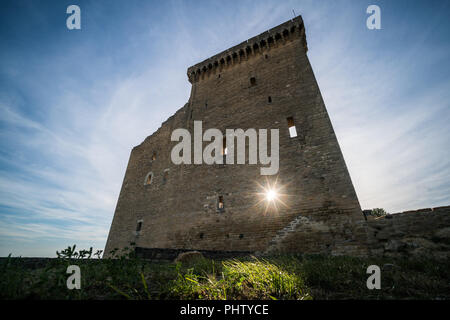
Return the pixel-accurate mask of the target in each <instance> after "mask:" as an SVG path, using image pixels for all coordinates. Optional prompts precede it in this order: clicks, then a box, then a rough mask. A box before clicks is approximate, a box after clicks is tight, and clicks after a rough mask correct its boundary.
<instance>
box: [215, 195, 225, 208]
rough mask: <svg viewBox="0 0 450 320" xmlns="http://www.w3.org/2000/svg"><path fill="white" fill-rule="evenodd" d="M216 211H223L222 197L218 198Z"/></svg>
mask: <svg viewBox="0 0 450 320" xmlns="http://www.w3.org/2000/svg"><path fill="white" fill-rule="evenodd" d="M217 209H219V210H223V209H224V204H223V196H219V201H218V203H217Z"/></svg>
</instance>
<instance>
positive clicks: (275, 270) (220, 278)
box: [0, 254, 450, 300]
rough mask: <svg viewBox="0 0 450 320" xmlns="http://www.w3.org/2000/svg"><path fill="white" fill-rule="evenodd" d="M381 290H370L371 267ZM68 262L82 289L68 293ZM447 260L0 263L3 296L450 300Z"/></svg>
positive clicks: (62, 259) (70, 260) (290, 258)
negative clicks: (77, 270) (76, 270)
mask: <svg viewBox="0 0 450 320" xmlns="http://www.w3.org/2000/svg"><path fill="white" fill-rule="evenodd" d="M374 264H375V265H378V266H380V268H381V269H382V271H381V290H368V289H367V287H366V281H367V278H368V277H369V276H370V275H369V274H366V270H367V267H368V266H369V265H374ZM69 265H78V266H79V267H80V270H81V289H80V290H68V289H67V286H66V281H67V278H68V277H69V276H70V274H67V273H66V270H67V267H68V266H69ZM448 270H450V261H449V260H447V261H432V260H430V259H427V260H399V259H392V258H389V259H387V258H354V257H345V256H338V257H332V256H320V255H314V256H278V257H272V258H265V259H257V258H254V257H251V258H246V259H231V260H221V261H219V260H209V259H199V260H196V261H194V262H191V263H185V264H181V263H178V264H174V263H171V262H146V261H142V260H140V259H137V258H135V257H133V255H132V254H126V255H122V256H120V257H118V258H117V259H105V260H99V259H86V258H79V257H78V258H77V259H74V258H73V257H70V258H69V257H60V258H57V259H51V260H50V261H49V262H48V264H47V266H45V267H43V268H38V269H35V268H29V267H27V266H26V265H25V264H24V259H22V258H11V257H9V258H8V259H4V260H2V261H1V264H0V272H1V280H0V299H301V300H303V299H450V273H449V272H448Z"/></svg>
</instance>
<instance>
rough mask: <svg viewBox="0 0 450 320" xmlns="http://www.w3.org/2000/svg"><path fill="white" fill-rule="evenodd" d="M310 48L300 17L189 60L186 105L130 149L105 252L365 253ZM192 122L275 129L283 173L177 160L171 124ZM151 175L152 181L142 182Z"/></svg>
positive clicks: (360, 218)
mask: <svg viewBox="0 0 450 320" xmlns="http://www.w3.org/2000/svg"><path fill="white" fill-rule="evenodd" d="M306 53H307V46H306V38H305V29H304V25H303V21H302V18H301V17H297V18H295V19H293V20H290V21H288V22H286V23H283V24H281V25H280V26H277V27H275V28H273V29H271V30H268V31H266V32H264V33H261V34H260V35H258V36H256V37H253V38H251V39H249V40H247V41H244V42H242V43H241V44H238V45H237V46H234V47H232V48H230V49H228V50H225V51H223V52H221V53H219V54H217V55H215V56H213V57H211V58H209V59H207V60H205V61H203V62H201V63H199V64H197V65H195V66H192V67H190V68H189V69H188V78H189V81H190V82H191V83H192V89H191V95H190V98H189V101H188V103H186V104H185V105H184V106H183V107H182V108H181V109H179V110H178V111H177V112H176V113H175V114H174V115H173V116H172V117H170V118H169V119H168V120H167V121H165V122H164V123H163V124H162V126H161V127H160V128H159V129H158V130H157V131H156V132H155V133H153V134H152V135H151V136H149V137H147V138H146V139H145V141H144V142H143V143H141V144H140V145H139V146H136V147H135V148H133V150H132V152H131V155H130V160H129V163H128V167H127V170H126V174H125V177H124V180H123V185H122V189H121V192H120V195H119V199H118V202H117V207H116V211H115V214H114V219H113V222H112V225H111V229H110V233H109V236H108V240H107V244H106V248H105V256H106V257H107V256H108V252H110V250H112V249H114V248H123V247H125V246H129V244H130V243H134V245H135V246H136V247H141V248H161V249H163V248H168V249H195V250H218V251H250V252H262V253H270V252H278V251H282V252H293V253H299V252H311V253H312V252H331V253H335V254H342V253H349V254H366V253H367V248H366V246H365V232H362V231H361V230H362V229H361V227H360V222H361V221H364V218H363V215H362V212H361V208H360V205H359V202H358V199H357V197H356V193H355V190H354V188H353V184H352V181H351V179H350V175H349V173H348V170H347V167H346V165H345V161H344V158H343V156H342V153H341V150H340V148H339V144H338V141H337V139H336V136H335V133H334V130H333V127H332V125H331V121H330V119H329V117H328V113H327V111H326V108H325V105H324V102H323V99H322V96H321V94H320V90H319V87H318V85H317V82H316V79H315V77H314V73H313V71H312V68H311V65H310V63H309V60H308V57H307V55H306ZM252 78H253V79H252ZM288 117H293V118H294V122H295V126H296V130H297V133H298V135H297V137H293V138H291V137H290V136H289V128H288V122H287V118H288ZM195 120H198V121H202V125H203V132H204V131H205V130H207V129H209V128H217V129H219V130H221V131H222V132H223V133H225V129H238V128H240V129H243V130H247V129H249V128H254V129H256V130H258V129H268V131H269V132H270V129H278V130H279V158H280V162H279V172H278V174H277V175H274V176H262V175H260V167H261V165H259V164H258V165H251V164H248V156H247V157H246V160H247V162H246V164H242V165H236V164H235V165H219V164H215V165H206V164H191V165H186V164H182V165H175V164H173V163H172V161H171V159H170V153H171V149H172V148H173V146H174V145H176V144H177V142H171V140H170V137H171V133H172V131H173V130H175V129H177V128H185V129H188V130H189V131H190V132H191V135H192V136H193V123H194V121H195ZM268 140H269V141H268V145H269V146H270V136H269V139H268ZM208 143H209V142H204V144H203V148H204V147H205V146H206V145H207V144H208ZM246 143H247V148H248V139H247V142H246ZM269 149H270V148H269ZM149 173H151V174H152V182H151V184H149V185H145V179H146V177H147V175H148V174H149ZM275 182H276V183H277V185H278V186H279V187H280V190H279V193H280V194H281V195H280V199H279V200H280V201H277V202H276V207H275V206H274V205H269V206H268V203H267V201H265V200H264V198H263V196H262V195H261V192H262V191H263V190H262V188H261V186H267V184H268V183H271V184H274V183H275ZM219 197H221V199H223V201H224V208H223V210H219V209H218V206H217V204H218V199H219ZM139 223H140V225H141V230H140V231H137V225H138V224H139Z"/></svg>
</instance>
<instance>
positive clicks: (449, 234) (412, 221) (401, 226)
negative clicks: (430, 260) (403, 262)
mask: <svg viewBox="0 0 450 320" xmlns="http://www.w3.org/2000/svg"><path fill="white" fill-rule="evenodd" d="M367 225H368V229H367V230H368V244H369V249H370V253H371V254H373V255H382V256H401V257H411V256H416V257H418V256H419V257H420V256H432V257H436V258H446V257H450V206H446V207H438V208H433V209H430V208H428V209H420V210H415V211H406V212H402V213H397V214H391V215H387V216H385V217H380V218H376V219H373V218H369V220H368V221H367Z"/></svg>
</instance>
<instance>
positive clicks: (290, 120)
mask: <svg viewBox="0 0 450 320" xmlns="http://www.w3.org/2000/svg"><path fill="white" fill-rule="evenodd" d="M286 120H287V123H288V128H289V136H290V137H291V138H295V137H296V136H297V129H296V128H295V123H294V118H293V117H288V118H287V119H286Z"/></svg>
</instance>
